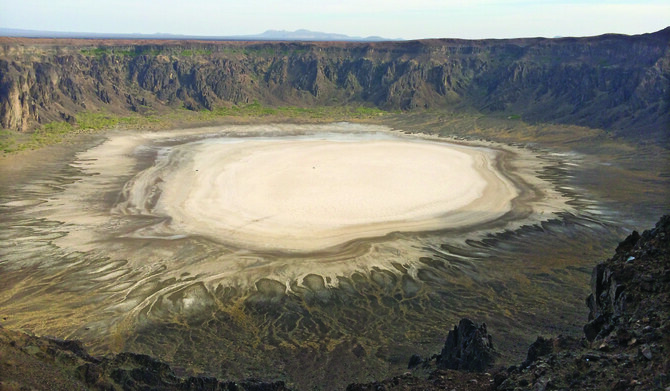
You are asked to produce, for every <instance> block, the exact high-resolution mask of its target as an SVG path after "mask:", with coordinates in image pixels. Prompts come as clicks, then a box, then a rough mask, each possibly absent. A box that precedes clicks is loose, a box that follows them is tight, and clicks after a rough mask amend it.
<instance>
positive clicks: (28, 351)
mask: <svg viewBox="0 0 670 391" xmlns="http://www.w3.org/2000/svg"><path fill="white" fill-rule="evenodd" d="M0 368H2V370H0V390H49V391H54V390H63V391H66V390H67V391H71V390H105V391H107V390H161V391H177V390H179V391H185V390H189V391H200V390H202V391H205V390H207V391H218V390H221V391H223V390H226V391H283V390H288V388H286V386H285V385H284V383H283V382H281V381H277V382H264V381H261V380H256V379H247V380H243V381H239V382H234V381H221V380H218V379H216V378H213V377H179V376H176V375H175V374H174V372H173V370H172V369H171V368H170V367H169V366H168V365H167V364H165V363H163V362H160V361H158V360H156V359H154V358H152V357H149V356H146V355H142V354H133V353H121V354H118V355H112V356H108V357H104V358H96V357H92V356H90V355H89V354H88V353H87V352H86V350H85V349H84V348H83V347H82V345H81V343H80V342H78V341H64V340H57V339H50V338H43V337H35V336H31V335H27V334H24V333H21V332H17V331H11V330H7V329H4V328H2V327H1V326H0Z"/></svg>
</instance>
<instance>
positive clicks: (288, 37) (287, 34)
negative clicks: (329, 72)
mask: <svg viewBox="0 0 670 391" xmlns="http://www.w3.org/2000/svg"><path fill="white" fill-rule="evenodd" d="M237 38H241V39H248V40H261V41H359V42H374V41H399V40H401V39H399V38H396V39H388V38H383V37H378V36H370V37H352V36H349V35H344V34H335V33H322V32H319V31H310V30H305V29H300V30H296V31H286V30H267V31H266V32H264V33H262V34H258V35H242V36H238V37H237Z"/></svg>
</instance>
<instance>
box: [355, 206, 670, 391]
mask: <svg viewBox="0 0 670 391" xmlns="http://www.w3.org/2000/svg"><path fill="white" fill-rule="evenodd" d="M586 304H587V305H588V308H589V310H590V311H589V319H590V321H589V323H588V324H586V325H585V326H584V333H585V334H584V337H583V338H581V339H575V338H570V337H564V336H558V337H554V338H544V337H538V338H537V340H536V341H535V342H534V343H533V344H532V345H531V346H530V348H529V350H528V356H527V358H526V360H525V361H524V362H523V363H521V364H520V365H518V366H512V367H509V368H507V369H498V370H493V369H491V368H486V367H481V366H479V367H477V366H474V367H473V366H472V365H471V364H476V363H477V362H479V361H480V358H479V357H480V356H481V354H480V355H472V354H471V355H469V356H466V355H464V354H463V352H468V351H472V347H471V345H472V344H475V343H477V342H478V341H479V340H481V339H482V338H481V337H482V336H484V335H486V334H485V333H486V331H485V330H486V329H485V328H483V333H480V336H479V337H476V338H471V339H469V341H468V342H469V343H465V344H462V346H461V347H460V348H456V349H453V348H452V350H451V351H449V347H450V346H452V345H453V344H451V345H450V343H449V338H447V342H446V343H445V349H443V350H442V353H441V354H440V355H436V356H434V357H433V358H431V359H430V360H427V361H425V362H423V363H421V365H417V360H416V358H413V359H414V362H412V360H410V366H412V364H414V368H415V369H414V372H413V373H407V374H405V375H403V376H399V377H396V378H393V379H387V380H384V381H380V382H376V383H371V384H352V385H350V386H349V388H348V390H349V391H363V390H444V389H449V390H451V389H456V390H499V391H513V390H603V391H605V390H668V389H670V355H669V354H668V352H670V215H667V216H664V217H663V218H661V220H660V221H659V222H658V223H657V224H656V227H655V228H653V229H651V230H648V231H645V232H644V233H643V234H642V235H639V234H638V233H637V232H633V233H632V234H631V235H630V236H629V237H628V238H626V240H624V241H623V242H622V243H621V244H620V245H619V246H618V247H617V249H616V253H615V255H614V256H613V257H612V258H610V259H608V260H607V261H606V262H603V263H601V264H599V265H597V266H596V267H595V268H594V270H593V273H592V277H591V295H589V297H588V298H587V300H586ZM461 324H463V321H461ZM460 326H461V325H460V324H459V327H458V328H460ZM483 339H484V340H490V337H485V338H483ZM483 345H486V344H483ZM445 350H446V354H447V355H448V356H453V355H454V353H458V355H460V356H461V357H464V358H467V357H470V361H469V362H468V363H465V364H460V365H459V366H460V367H462V368H470V369H479V370H480V372H481V371H483V370H486V369H488V370H489V372H487V373H478V374H477V373H472V374H466V373H463V372H456V371H449V370H445V369H444V366H440V361H441V360H442V356H444V355H445ZM478 351H479V352H481V353H484V354H487V353H488V352H489V350H488V348H487V347H486V346H484V347H481V348H479V350H478ZM433 360H434V362H433ZM426 372H428V375H427V376H426V375H425V373H426Z"/></svg>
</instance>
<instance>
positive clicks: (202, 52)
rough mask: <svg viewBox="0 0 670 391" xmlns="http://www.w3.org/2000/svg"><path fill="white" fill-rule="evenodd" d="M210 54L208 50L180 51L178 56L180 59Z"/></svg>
mask: <svg viewBox="0 0 670 391" xmlns="http://www.w3.org/2000/svg"><path fill="white" fill-rule="evenodd" d="M210 54H212V51H211V50H209V49H195V50H193V49H188V50H182V51H181V52H180V53H179V55H180V56H182V57H192V56H208V55H210Z"/></svg>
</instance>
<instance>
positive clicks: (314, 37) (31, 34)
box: [0, 27, 402, 42]
mask: <svg viewBox="0 0 670 391" xmlns="http://www.w3.org/2000/svg"><path fill="white" fill-rule="evenodd" d="M0 36H2V37H22V38H95V39H105V38H107V39H177V40H187V39H189V40H193V39H195V40H206V41H219V40H230V41H347V42H378V41H399V40H402V39H399V38H396V39H388V38H382V37H378V36H370V37H352V36H349V35H344V34H334V33H322V32H319V31H310V30H304V29H301V30H296V31H286V30H267V31H265V32H264V33H261V34H252V35H229V36H211V35H180V34H165V33H155V34H140V33H131V34H119V33H86V32H71V31H42V30H24V29H12V28H2V27H0Z"/></svg>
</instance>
